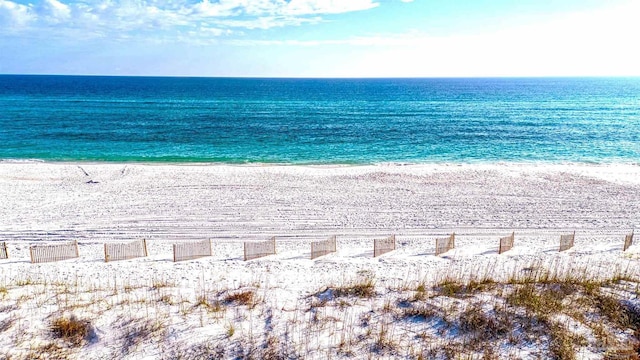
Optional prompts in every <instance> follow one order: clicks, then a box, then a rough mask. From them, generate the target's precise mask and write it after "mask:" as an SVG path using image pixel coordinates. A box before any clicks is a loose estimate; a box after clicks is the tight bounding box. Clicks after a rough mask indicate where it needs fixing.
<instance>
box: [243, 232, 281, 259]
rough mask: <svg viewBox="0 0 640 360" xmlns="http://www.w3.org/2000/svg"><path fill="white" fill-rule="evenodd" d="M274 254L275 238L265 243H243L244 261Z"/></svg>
mask: <svg viewBox="0 0 640 360" xmlns="http://www.w3.org/2000/svg"><path fill="white" fill-rule="evenodd" d="M275 253H276V237H275V236H274V237H272V238H271V240H267V241H256V242H245V243H244V260H245V261H247V260H253V259H257V258H260V257H264V256H269V255H274V254H275Z"/></svg>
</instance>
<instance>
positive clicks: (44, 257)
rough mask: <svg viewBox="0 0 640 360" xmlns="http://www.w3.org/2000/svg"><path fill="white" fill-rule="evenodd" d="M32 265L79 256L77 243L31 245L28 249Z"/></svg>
mask: <svg viewBox="0 0 640 360" xmlns="http://www.w3.org/2000/svg"><path fill="white" fill-rule="evenodd" d="M29 254H30V255H31V262H32V263H34V264H35V263H43V262H52V261H62V260H67V259H73V258H77V257H79V256H80V251H79V250H78V242H77V241H72V242H70V243H66V244H55V245H31V246H30V247H29Z"/></svg>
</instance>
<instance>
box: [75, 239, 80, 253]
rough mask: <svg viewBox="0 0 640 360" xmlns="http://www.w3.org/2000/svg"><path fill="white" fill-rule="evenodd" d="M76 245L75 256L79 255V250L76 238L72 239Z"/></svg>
mask: <svg viewBox="0 0 640 360" xmlns="http://www.w3.org/2000/svg"><path fill="white" fill-rule="evenodd" d="M74 242H75V244H74V245H75V246H76V257H80V251H79V250H78V240H74Z"/></svg>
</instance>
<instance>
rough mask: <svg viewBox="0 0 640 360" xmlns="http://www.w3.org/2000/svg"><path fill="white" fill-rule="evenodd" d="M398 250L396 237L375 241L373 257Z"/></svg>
mask: <svg viewBox="0 0 640 360" xmlns="http://www.w3.org/2000/svg"><path fill="white" fill-rule="evenodd" d="M395 249H396V236H395V235H391V236H389V237H388V238H384V239H374V240H373V257H377V256H380V255H382V254H386V253H388V252H390V251H393V250H395Z"/></svg>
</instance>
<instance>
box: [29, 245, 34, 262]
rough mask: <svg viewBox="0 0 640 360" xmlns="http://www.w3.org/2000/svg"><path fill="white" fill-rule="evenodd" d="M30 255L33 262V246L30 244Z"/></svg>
mask: <svg viewBox="0 0 640 360" xmlns="http://www.w3.org/2000/svg"><path fill="white" fill-rule="evenodd" d="M29 255H30V256H31V263H32V264H33V263H34V261H33V246H29Z"/></svg>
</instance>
